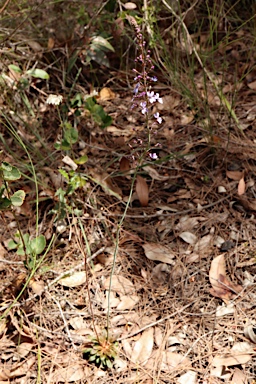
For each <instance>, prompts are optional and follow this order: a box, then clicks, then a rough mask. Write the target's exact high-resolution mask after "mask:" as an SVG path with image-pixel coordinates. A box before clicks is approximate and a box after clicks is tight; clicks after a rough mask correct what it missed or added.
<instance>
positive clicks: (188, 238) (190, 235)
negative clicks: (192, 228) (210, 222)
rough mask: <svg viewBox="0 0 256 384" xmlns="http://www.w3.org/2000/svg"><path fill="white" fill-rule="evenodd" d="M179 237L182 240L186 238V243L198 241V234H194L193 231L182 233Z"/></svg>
mask: <svg viewBox="0 0 256 384" xmlns="http://www.w3.org/2000/svg"><path fill="white" fill-rule="evenodd" d="M179 237H180V238H181V239H182V240H184V241H185V242H186V243H188V244H191V245H193V244H195V243H196V241H197V236H196V235H194V234H193V233H192V232H188V231H186V232H182V233H180V234H179Z"/></svg>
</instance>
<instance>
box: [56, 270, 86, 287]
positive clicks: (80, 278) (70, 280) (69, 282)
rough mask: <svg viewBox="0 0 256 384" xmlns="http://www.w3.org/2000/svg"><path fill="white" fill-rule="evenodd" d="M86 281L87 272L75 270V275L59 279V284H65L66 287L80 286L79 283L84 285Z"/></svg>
mask: <svg viewBox="0 0 256 384" xmlns="http://www.w3.org/2000/svg"><path fill="white" fill-rule="evenodd" d="M85 282H86V273H85V271H81V272H75V273H73V275H71V276H68V277H63V279H60V280H59V281H58V283H59V284H61V285H63V286H64V287H70V288H72V287H78V286H79V285H82V284H84V283H85Z"/></svg>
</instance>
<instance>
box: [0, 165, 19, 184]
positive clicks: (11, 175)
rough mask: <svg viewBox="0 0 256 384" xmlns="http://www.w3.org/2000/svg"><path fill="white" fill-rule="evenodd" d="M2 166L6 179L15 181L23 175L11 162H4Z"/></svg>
mask: <svg viewBox="0 0 256 384" xmlns="http://www.w3.org/2000/svg"><path fill="white" fill-rule="evenodd" d="M0 168H1V169H2V172H3V178H4V180H6V181H15V180H18V179H19V178H20V177H21V174H20V171H19V170H18V169H17V168H16V167H13V166H12V165H11V164H9V163H6V162H3V163H2V165H1V167H0Z"/></svg>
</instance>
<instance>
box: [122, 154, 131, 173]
mask: <svg viewBox="0 0 256 384" xmlns="http://www.w3.org/2000/svg"><path fill="white" fill-rule="evenodd" d="M129 170H130V161H129V160H128V159H127V157H124V156H123V157H122V159H121V161H120V171H121V172H127V171H129Z"/></svg>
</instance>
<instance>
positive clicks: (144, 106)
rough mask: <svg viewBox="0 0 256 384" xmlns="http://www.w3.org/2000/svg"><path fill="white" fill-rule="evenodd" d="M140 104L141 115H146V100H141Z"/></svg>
mask: <svg viewBox="0 0 256 384" xmlns="http://www.w3.org/2000/svg"><path fill="white" fill-rule="evenodd" d="M140 106H141V107H142V110H141V113H142V114H143V115H146V114H147V113H148V108H147V103H146V101H142V102H141V103H140Z"/></svg>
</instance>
